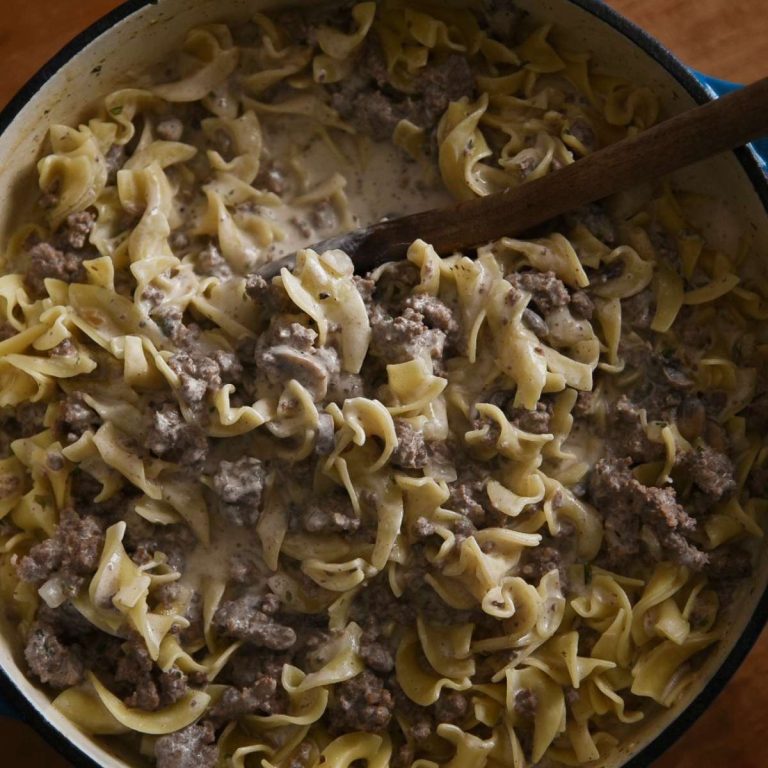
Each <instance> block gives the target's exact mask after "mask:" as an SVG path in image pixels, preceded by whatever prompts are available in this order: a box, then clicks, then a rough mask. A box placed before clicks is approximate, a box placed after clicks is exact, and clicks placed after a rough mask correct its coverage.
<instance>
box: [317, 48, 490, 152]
mask: <svg viewBox="0 0 768 768" xmlns="http://www.w3.org/2000/svg"><path fill="white" fill-rule="evenodd" d="M368 41H369V42H368V44H367V48H366V50H365V51H364V55H363V58H362V60H361V62H360V65H359V68H358V71H357V73H356V75H355V76H353V77H349V78H345V79H344V80H343V81H342V82H341V83H340V85H339V86H338V90H337V91H336V93H334V94H333V96H332V104H333V107H334V108H335V109H336V110H338V112H339V113H340V114H341V116H342V117H344V118H345V119H346V120H349V121H350V122H351V123H352V124H353V125H354V126H355V127H357V128H358V129H359V130H360V131H361V132H362V133H365V134H368V135H370V136H371V137H372V138H373V139H375V140H376V141H386V140H387V139H390V138H391V137H392V133H393V131H394V129H395V127H396V126H397V124H398V123H399V122H400V121H401V120H410V121H411V122H412V123H415V124H416V125H418V126H420V127H421V128H424V129H425V130H426V131H427V133H430V132H431V131H432V130H433V129H434V128H435V126H436V125H437V122H438V120H439V119H440V117H441V116H442V114H443V113H444V112H445V110H446V109H447V107H448V104H449V103H450V102H452V101H456V100H458V99H460V98H462V97H463V96H469V97H470V98H471V97H472V95H473V94H474V90H475V83H474V77H473V75H472V71H471V70H470V68H469V64H468V62H467V60H466V58H465V57H464V56H457V55H450V56H447V57H445V58H444V59H442V60H441V61H438V62H430V63H429V64H427V66H426V67H424V68H423V69H421V70H420V72H419V74H418V75H417V76H416V78H415V79H414V82H413V89H412V93H411V94H405V93H402V92H400V91H397V90H396V88H395V86H394V85H393V83H392V82H391V80H390V76H389V72H388V71H387V66H386V62H385V60H384V56H383V53H382V51H381V48H380V46H379V45H378V42H377V41H376V40H375V39H374V38H373V37H369V38H368Z"/></svg>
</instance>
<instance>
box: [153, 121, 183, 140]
mask: <svg viewBox="0 0 768 768" xmlns="http://www.w3.org/2000/svg"><path fill="white" fill-rule="evenodd" d="M155 133H156V134H157V137H158V138H159V139H162V140H163V141H181V137H182V136H183V135H184V123H182V122H181V120H179V118H178V117H169V118H167V119H165V120H161V121H160V122H159V123H158V124H157V128H156V129H155Z"/></svg>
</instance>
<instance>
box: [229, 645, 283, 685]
mask: <svg viewBox="0 0 768 768" xmlns="http://www.w3.org/2000/svg"><path fill="white" fill-rule="evenodd" d="M292 661H293V650H290V651H288V652H286V653H280V654H276V653H270V652H267V651H266V650H265V649H264V648H254V647H253V646H250V645H244V646H242V647H241V648H240V649H239V650H238V651H237V653H235V654H234V655H233V656H232V658H231V659H230V660H229V663H228V664H227V666H226V667H225V668H224V670H223V671H222V673H221V677H220V681H221V682H223V683H226V684H229V685H232V686H234V687H235V688H250V687H251V686H252V685H254V684H255V683H256V682H257V681H259V680H261V678H263V677H273V678H274V679H275V680H277V681H280V680H281V678H282V674H283V666H284V665H285V664H288V663H291V662H292Z"/></svg>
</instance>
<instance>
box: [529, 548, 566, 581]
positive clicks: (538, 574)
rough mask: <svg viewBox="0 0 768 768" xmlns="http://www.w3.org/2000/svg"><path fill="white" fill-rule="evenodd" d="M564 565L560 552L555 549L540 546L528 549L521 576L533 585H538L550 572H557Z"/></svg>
mask: <svg viewBox="0 0 768 768" xmlns="http://www.w3.org/2000/svg"><path fill="white" fill-rule="evenodd" d="M561 564H562V555H561V554H560V550H559V549H556V548H555V547H548V546H542V545H539V546H538V547H526V548H525V553H524V562H523V563H522V565H521V566H520V575H521V576H522V577H523V578H524V579H525V580H526V581H529V582H531V583H532V584H538V583H539V582H540V581H541V579H542V577H543V576H546V575H547V574H548V573H549V572H550V571H557V570H559V569H560V566H561Z"/></svg>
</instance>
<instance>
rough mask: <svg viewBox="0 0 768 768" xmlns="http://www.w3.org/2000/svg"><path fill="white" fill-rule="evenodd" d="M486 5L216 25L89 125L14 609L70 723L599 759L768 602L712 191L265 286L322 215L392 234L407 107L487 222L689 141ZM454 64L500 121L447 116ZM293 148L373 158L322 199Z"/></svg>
mask: <svg viewBox="0 0 768 768" xmlns="http://www.w3.org/2000/svg"><path fill="white" fill-rule="evenodd" d="M475 6H476V7H475ZM475 6H473V9H472V10H469V9H468V8H467V7H466V6H464V7H462V6H460V5H459V4H454V3H437V2H429V1H428V0H425V1H424V2H420V1H419V0H410V1H409V2H400V1H398V0H384V2H381V3H373V2H363V3H359V4H357V5H354V6H352V7H346V8H345V9H343V10H342V11H341V12H339V11H335V12H330V11H329V12H327V13H326V15H325V16H322V15H318V14H317V12H316V11H313V12H312V13H314V14H315V15H314V16H312V15H308V16H306V18H307V19H309V20H310V22H311V23H310V24H309V26H308V27H307V28H302V29H300V28H299V22H298V21H297V20H296V19H297V18H301V16H300V15H299V16H295V15H291V14H290V13H288V14H286V13H283V14H278V15H275V16H271V17H268V16H266V15H263V14H260V13H254V14H252V16H251V20H250V22H249V24H248V25H233V26H231V27H229V26H227V25H225V24H223V23H222V24H210V25H207V26H204V27H200V28H197V29H193V30H192V31H190V32H189V34H188V35H187V37H186V40H185V42H184V47H183V51H181V52H180V53H179V55H178V57H177V59H175V60H174V61H173V62H171V64H170V65H169V68H168V69H162V68H156V69H153V70H152V71H151V73H150V74H148V75H147V76H146V78H145V80H144V81H141V82H139V83H137V85H136V87H130V88H126V89H123V90H119V91H116V92H113V93H111V94H109V95H108V96H107V97H106V98H105V99H104V100H103V103H102V105H101V106H100V107H99V108H98V110H97V111H94V112H93V116H92V117H91V119H90V120H88V122H84V123H82V124H80V125H79V126H77V127H69V126H65V125H53V126H51V128H50V133H49V145H48V147H47V149H46V154H45V156H44V157H43V158H42V160H40V162H39V165H38V171H39V183H40V190H41V193H42V195H43V200H42V203H43V205H44V209H43V212H41V213H39V214H34V215H32V214H30V217H29V220H28V221H27V222H26V223H23V224H22V225H21V226H20V227H19V228H18V230H17V232H16V233H15V234H14V236H13V237H12V239H11V241H10V243H9V244H8V246H7V249H6V252H5V259H6V269H5V270H4V272H5V274H4V276H3V277H0V320H2V327H3V333H2V341H0V350H1V354H0V405H2V407H3V408H4V414H5V415H4V416H3V419H4V421H3V424H4V425H5V426H4V427H3V430H4V432H5V434H6V436H7V437H6V443H7V449H6V451H5V453H4V454H3V458H2V459H0V488H1V489H2V490H1V491H0V590H1V593H2V600H3V604H4V607H5V611H6V614H7V615H8V616H9V617H12V618H13V619H14V621H13V622H12V623H13V624H14V625H15V626H16V627H17V628H18V633H19V639H20V640H21V641H22V642H23V643H25V644H26V645H25V651H24V656H25V657H26V660H27V664H28V667H29V670H30V673H31V674H32V676H33V677H35V678H36V679H38V680H41V681H42V682H43V683H46V684H48V686H49V687H50V688H51V689H52V690H55V699H54V706H55V707H56V708H58V709H59V710H60V711H62V712H63V713H65V714H66V715H67V716H68V717H69V718H70V719H71V720H72V721H73V722H74V723H75V724H76V725H77V726H78V727H79V728H80V729H82V730H83V731H84V732H86V733H88V734H93V735H95V736H109V737H119V738H121V739H122V740H123V741H126V740H127V741H128V742H129V743H131V744H133V746H134V748H135V749H136V751H137V752H141V753H142V754H143V755H145V756H147V757H149V758H151V759H153V760H156V762H157V765H158V766H159V768H179V767H180V768H187V767H188V766H193V765H194V766H200V767H201V768H205V767H206V766H214V765H227V766H235V767H237V768H244V767H245V766H264V767H265V768H268V767H273V766H274V767H277V766H285V768H288V766H291V767H292V768H298V767H302V768H312V766H316V765H320V764H322V765H327V766H333V768H346V767H347V766H351V765H353V764H354V765H361V764H365V765H367V766H370V767H371V768H384V766H388V765H392V766H409V765H414V766H418V767H419V768H432V767H436V766H452V767H455V768H458V767H459V766H461V768H469V767H471V768H484V767H485V766H487V767H488V768H495V767H498V768H501V767H502V766H503V767H504V768H512V767H514V768H523V767H524V766H529V765H534V764H535V765H582V764H586V763H592V761H602V760H605V759H607V758H609V757H610V756H611V755H612V754H614V753H615V750H616V749H617V748H618V747H619V746H620V744H621V740H622V739H624V738H625V734H627V733H631V732H632V729H633V728H635V727H638V726H637V725H635V724H638V723H640V721H642V720H643V719H644V718H648V717H650V716H652V715H653V714H654V713H655V712H656V711H658V710H659V709H660V708H662V707H670V706H672V705H673V704H675V702H676V701H678V700H679V699H680V698H681V697H683V696H684V695H685V693H686V691H687V690H688V689H689V687H690V685H691V683H692V681H693V680H695V678H696V675H697V670H698V668H699V667H700V665H701V662H702V660H703V658H704V657H705V653H706V652H707V651H711V650H712V649H714V648H715V647H716V646H717V644H718V642H719V640H720V639H721V637H722V635H723V631H724V628H725V623H724V619H723V618H722V616H721V614H722V612H721V610H720V603H721V602H722V601H723V599H728V595H730V594H731V593H732V591H733V589H735V587H736V586H737V585H738V583H739V580H740V579H741V580H743V579H744V578H746V577H748V575H749V572H750V559H751V555H750V554H749V553H750V551H752V550H751V548H750V547H751V546H752V545H750V542H751V541H754V540H756V539H759V538H760V537H761V536H762V530H761V526H760V523H759V519H760V516H761V514H762V513H763V512H764V511H765V507H766V501H765V498H764V496H765V494H764V493H763V492H761V489H760V487H759V483H760V481H759V479H758V478H760V477H761V476H762V475H761V472H762V471H763V469H762V467H763V464H764V462H765V459H766V450H765V448H764V438H763V435H764V434H765V430H764V429H763V428H761V427H760V424H761V421H760V418H761V417H760V404H761V402H762V401H761V399H760V398H761V396H762V395H761V393H763V392H764V391H765V380H764V378H763V377H764V375H765V373H764V372H765V370H766V366H765V363H766V351H767V350H768V345H766V343H765V341H764V339H763V338H762V336H761V335H760V332H758V331H756V330H755V327H756V326H757V325H758V323H757V322H756V321H765V320H766V319H768V305H767V304H766V299H765V290H766V285H765V281H764V280H763V279H754V278H750V277H749V276H748V274H747V273H745V271H744V266H745V264H746V263H748V261H749V259H751V258H752V257H753V253H752V251H751V245H750V242H749V241H748V240H746V239H745V240H743V241H742V245H741V247H740V248H739V249H738V251H737V252H734V253H726V252H723V251H721V250H719V249H718V248H716V247H714V246H712V245H710V244H709V243H708V242H707V240H706V238H705V236H704V234H702V231H701V230H700V229H699V228H697V225H696V223H695V221H696V211H697V210H698V209H699V208H700V207H701V206H702V205H704V206H706V201H702V199H701V196H699V195H696V194H694V193H690V192H687V193H685V192H679V191H675V190H673V189H672V187H671V186H669V185H667V184H660V185H659V186H658V187H657V188H655V189H653V190H642V191H635V192H633V193H630V194H627V195H622V196H619V197H617V198H616V199H615V200H612V201H610V202H609V203H606V205H605V206H603V207H600V208H597V207H593V208H591V209H589V210H587V211H580V212H575V213H574V214H573V215H569V216H567V217H565V218H564V219H563V220H561V221H558V222H555V223H554V224H553V225H552V226H551V227H550V228H549V229H548V230H547V231H546V232H541V233H539V235H538V236H537V237H535V238H533V239H515V238H503V239H501V240H499V241H497V242H494V243H490V244H487V245H485V246H483V247H481V248H479V249H478V250H477V252H476V253H473V254H461V253H456V254H453V255H447V256H440V255H438V254H437V253H436V252H435V251H434V249H433V248H432V247H431V246H430V244H429V243H427V242H423V241H416V242H415V243H413V244H412V245H411V247H410V249H409V251H408V258H407V261H406V262H402V263H396V264H388V265H384V266H383V267H381V268H379V269H378V270H376V271H375V272H374V273H372V274H371V275H368V276H367V277H360V276H357V275H354V269H353V264H352V262H351V260H350V259H349V258H348V256H347V255H345V254H344V253H342V252H340V251H330V252H326V253H316V252H314V251H313V250H311V249H304V250H300V251H299V253H298V258H297V264H296V267H295V269H293V270H292V271H288V270H283V271H282V272H281V274H280V275H279V277H277V278H275V279H274V281H272V283H271V284H268V283H266V282H265V281H263V280H261V279H260V278H258V277H254V276H253V274H252V273H253V272H254V270H256V269H257V268H258V267H259V265H260V264H263V263H265V262H266V261H268V260H270V259H271V258H273V257H274V256H276V255H278V254H279V253H280V252H281V250H280V249H281V248H283V249H285V248H287V247H288V245H289V243H290V237H291V232H292V229H291V228H292V227H293V226H294V225H296V221H297V220H292V219H291V218H290V217H291V216H294V215H296V216H311V215H312V212H315V213H318V212H319V213H320V214H323V213H325V214H329V215H330V216H331V217H332V219H333V227H335V228H336V229H337V230H342V229H344V228H349V227H352V226H354V225H355V223H356V219H355V216H354V215H353V206H352V201H351V197H350V196H351V194H352V193H351V192H350V191H349V188H348V181H347V178H346V176H345V173H344V168H345V167H346V166H345V163H352V164H355V163H357V164H358V166H359V169H361V172H362V173H365V163H366V157H368V156H370V155H371V154H374V153H375V152H376V151H377V146H378V144H377V143H376V142H374V141H372V140H371V133H372V131H371V130H367V129H366V128H365V126H364V125H363V124H362V123H361V120H363V118H364V117H365V115H364V113H365V110H366V109H367V108H368V106H370V105H369V102H368V101H366V99H368V98H369V96H370V95H371V91H370V89H371V88H374V86H371V85H370V82H371V81H372V80H375V79H377V78H378V80H377V82H378V85H377V86H375V88H374V90H375V91H376V93H375V98H376V99H379V101H376V102H374V109H373V110H372V111H371V112H370V114H369V115H368V117H365V119H368V120H369V121H370V120H373V119H380V118H382V116H386V115H390V114H391V115H394V117H392V119H391V126H390V127H391V128H392V130H390V128H389V127H388V128H387V129H386V130H387V132H388V142H387V143H388V144H389V145H390V146H391V145H393V144H394V146H395V147H397V148H398V152H399V154H400V156H401V161H402V164H403V168H404V173H405V174H407V175H409V176H410V177H412V178H413V179H418V180H419V184H422V185H425V186H429V185H433V186H435V187H436V188H437V187H439V186H440V185H442V187H444V189H445V190H447V192H448V193H450V195H451V196H452V197H453V198H455V199H466V198H471V197H474V196H477V195H487V194H490V193H492V192H495V191H498V190H501V189H504V188H506V187H509V186H513V185H516V184H520V183H523V182H525V181H526V180H529V179H535V178H538V177H540V176H542V175H544V174H546V173H548V172H550V171H552V170H555V169H557V168H559V167H562V166H564V165H567V164H569V163H572V162H574V161H576V160H577V159H578V158H579V157H581V156H583V155H585V154H587V153H588V152H591V151H593V150H595V149H597V148H598V147H599V146H601V145H604V144H607V143H610V142H612V141H615V140H618V139H620V138H622V137H624V136H628V135H632V134H633V133H635V132H637V131H641V130H643V129H645V128H647V127H648V126H650V125H652V124H653V123H654V122H655V121H656V120H657V118H658V113H659V106H658V101H657V97H656V96H655V95H654V93H653V92H652V91H651V90H650V89H649V88H647V87H643V86H639V87H638V86H636V85H633V84H630V83H628V82H626V81H625V80H623V79H621V78H620V77H615V76H613V75H610V74H606V73H605V72H603V71H602V70H601V69H600V67H599V66H597V65H596V64H595V62H594V61H593V58H592V56H591V55H589V54H588V53H584V52H580V51H578V50H574V49H571V48H570V47H569V44H568V37H567V35H566V34H565V33H564V32H563V31H561V30H557V29H553V28H552V27H551V26H550V25H547V26H543V27H536V26H533V25H532V24H531V22H530V20H529V19H527V18H526V17H525V16H524V15H523V14H518V13H516V12H509V11H507V12H499V11H493V12H487V13H486V12H485V11H483V10H482V9H481V7H480V4H475ZM312 19H315V20H314V21H312ZM371 57H377V58H375V61H376V62H377V63H378V66H379V70H374V68H373V67H372V65H370V63H368V64H366V62H370V61H371V60H372V59H371ZM366 66H369V67H370V69H369V70H366V72H367V74H363V75H361V71H362V70H363V69H364V67H366ZM449 66H451V67H454V66H455V67H456V68H460V67H464V68H466V69H467V70H468V71H469V72H470V73H471V82H470V91H468V92H467V93H466V94H463V95H460V96H456V98H451V100H450V101H449V102H448V103H446V104H443V105H442V106H441V107H440V110H439V114H437V116H436V120H435V123H434V124H432V125H430V124H429V123H428V120H427V119H422V120H421V122H419V118H420V117H423V115H424V114H426V112H425V110H427V109H428V107H429V103H430V102H429V99H430V98H431V95H430V92H429V90H428V85H429V76H430V73H431V72H433V71H438V70H436V69H435V68H439V67H449ZM374 71H375V72H376V73H375V74H370V73H371V72H374ZM439 71H443V70H439ZM446 71H447V70H446ZM457 71H458V70H457ZM385 81H386V82H385ZM350 83H351V84H352V85H349V84H350ZM448 84H449V85H450V82H448ZM438 85H439V84H438ZM353 86H354V87H353ZM436 87H437V86H436ZM345 89H346V90H345ZM366 89H368V90H366ZM350 93H351V94H352V95H351V96H349V99H352V101H351V102H350V101H349V100H347V101H346V102H344V98H347V97H346V96H345V94H347V95H349V94H350ZM433 95H436V97H439V96H440V93H439V92H438V91H435V94H433ZM350 104H351V106H350ZM409 109H410V110H411V112H410V113H408V114H406V112H407V110H409ZM366 114H368V113H366ZM282 131H287V132H288V134H289V135H291V136H294V135H295V136H300V135H307V136H309V135H311V136H314V137H316V138H318V140H319V141H321V142H322V143H323V146H324V147H325V149H324V152H325V153H326V154H327V155H328V156H330V157H336V156H338V157H339V158H341V159H343V162H342V160H341V159H340V160H339V163H338V169H337V170H336V171H335V172H333V173H329V174H327V175H325V176H323V177H320V178H318V177H317V176H316V175H315V174H314V173H313V172H312V171H311V169H310V168H309V167H308V166H307V165H306V164H305V163H304V162H303V160H302V148H301V146H294V147H293V148H292V149H290V150H286V154H285V155H284V156H280V155H278V154H276V153H275V151H274V149H273V148H272V147H271V145H270V136H274V135H276V134H279V133H280V132H282ZM291 131H294V133H291ZM373 133H375V131H373ZM281 164H282V165H281ZM279 168H282V169H283V170H282V173H283V174H284V177H285V178H283V179H280V178H278V176H279V174H278V175H276V174H277V171H276V170H275V169H279ZM270 174H272V175H271V176H270ZM270 178H271V179H272V181H276V182H280V183H275V184H272V187H273V188H272V189H270V184H269V181H270ZM283 182H285V183H284V184H283ZM281 186H282V187H283V188H281ZM297 212H298V213H297ZM699 218H701V217H699ZM299 223H301V222H299ZM305 234H306V233H305ZM315 239H316V240H319V239H321V238H320V237H319V236H318V237H316V238H315ZM25 414H26V415H31V416H30V418H32V417H34V416H35V414H36V415H37V416H36V418H37V421H35V420H34V418H32V426H31V427H29V426H28V425H27V424H26V422H25V416H24V415H25ZM763 418H764V417H763ZM762 423H765V422H762ZM233 540H234V541H235V544H232V542H233ZM233 547H234V549H233ZM235 550H237V551H240V550H242V552H246V553H250V554H248V556H247V557H246V558H245V560H246V561H247V562H246V565H247V568H246V573H245V575H244V574H243V572H242V568H241V572H240V573H239V574H238V575H237V576H236V577H235V576H232V574H231V568H229V564H228V562H226V561H227V560H228V558H229V557H230V555H231V554H232V552H233V551H235ZM242 552H241V555H242ZM233 562H238V563H239V564H240V565H241V566H242V564H243V559H242V557H240V560H237V558H234V559H233ZM195 563H196V564H197V565H196V566H195V567H193V565H194V564H195ZM201 563H202V565H201Z"/></svg>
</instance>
